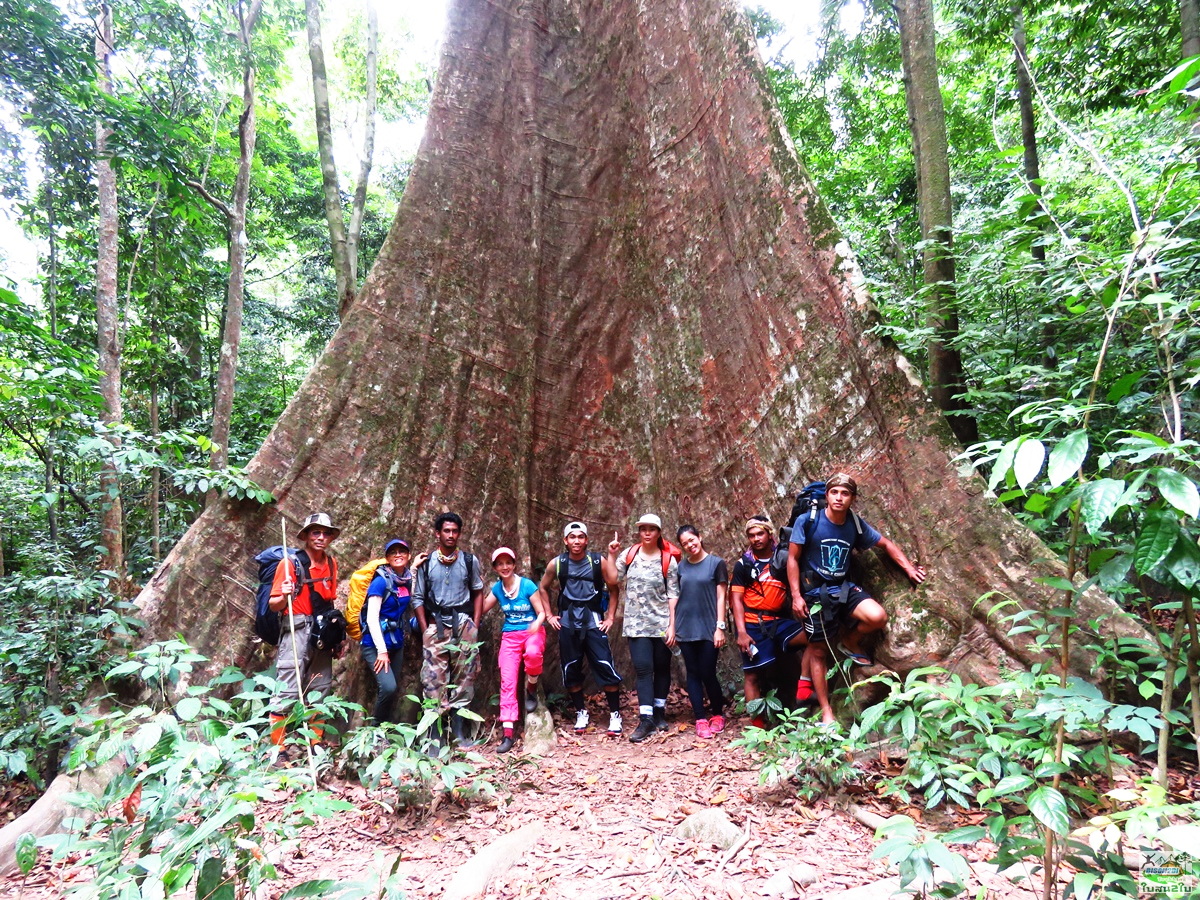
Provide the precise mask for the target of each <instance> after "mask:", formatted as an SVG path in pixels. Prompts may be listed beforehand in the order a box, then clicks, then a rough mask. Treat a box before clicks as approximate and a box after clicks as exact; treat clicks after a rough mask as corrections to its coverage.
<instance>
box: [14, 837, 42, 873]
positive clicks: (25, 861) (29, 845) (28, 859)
mask: <svg viewBox="0 0 1200 900" xmlns="http://www.w3.org/2000/svg"><path fill="white" fill-rule="evenodd" d="M16 857H17V868H18V869H20V870H21V874H22V875H28V874H29V873H30V872H32V871H33V867H34V866H36V865H37V858H38V848H37V838H36V837H34V836H33V835H32V834H30V833H29V832H28V831H27V832H25V833H24V834H23V835H21V836H20V837H19V838H17V848H16Z"/></svg>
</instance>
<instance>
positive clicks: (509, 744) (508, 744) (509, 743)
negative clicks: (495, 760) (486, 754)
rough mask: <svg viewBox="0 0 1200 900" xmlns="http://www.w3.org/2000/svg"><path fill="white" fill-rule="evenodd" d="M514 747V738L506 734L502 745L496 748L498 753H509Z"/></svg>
mask: <svg viewBox="0 0 1200 900" xmlns="http://www.w3.org/2000/svg"><path fill="white" fill-rule="evenodd" d="M512 748H513V739H512V738H510V737H508V736H507V735H505V737H504V740H502V741H501V742H500V746H499V747H497V748H496V752H497V753H507V752H508V751H509V750H511V749H512Z"/></svg>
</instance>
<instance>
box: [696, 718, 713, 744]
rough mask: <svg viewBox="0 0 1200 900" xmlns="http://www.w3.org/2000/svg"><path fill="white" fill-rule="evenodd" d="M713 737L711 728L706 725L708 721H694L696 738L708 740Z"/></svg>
mask: <svg viewBox="0 0 1200 900" xmlns="http://www.w3.org/2000/svg"><path fill="white" fill-rule="evenodd" d="M712 736H713V730H712V726H711V725H710V724H708V719H697V720H696V737H698V738H703V739H704V740H708V739H709V738H710V737H712Z"/></svg>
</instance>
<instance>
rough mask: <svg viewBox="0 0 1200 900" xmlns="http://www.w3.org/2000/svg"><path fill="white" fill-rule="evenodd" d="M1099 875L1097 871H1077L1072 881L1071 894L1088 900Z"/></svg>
mask: <svg viewBox="0 0 1200 900" xmlns="http://www.w3.org/2000/svg"><path fill="white" fill-rule="evenodd" d="M1098 877H1099V876H1098V875H1097V874H1096V873H1095V872H1076V873H1075V878H1074V880H1073V881H1072V882H1071V896H1073V897H1078V898H1079V900H1087V898H1088V897H1089V896H1090V895H1091V893H1092V887H1093V886H1094V885H1095V884H1096V879H1097V878H1098Z"/></svg>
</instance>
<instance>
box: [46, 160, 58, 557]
mask: <svg viewBox="0 0 1200 900" xmlns="http://www.w3.org/2000/svg"><path fill="white" fill-rule="evenodd" d="M47 172H48V173H51V174H49V177H47V179H46V183H45V189H44V196H45V198H46V235H47V243H48V245H49V254H48V255H49V259H48V261H47V265H46V315H47V318H48V319H49V322H50V336H51V337H54V338H56V337H58V235H57V234H56V232H57V230H58V215H57V213H56V212H55V207H54V199H55V198H54V180H53V179H54V176H53V174H52V173H53V170H52V169H50V168H47ZM57 451H58V429H57V428H56V427H54V426H53V425H51V426H50V428H49V429H48V430H47V432H46V459H45V472H44V484H45V488H46V493H47V494H57V493H58V491H59V485H58V480H57V479H56V478H55V476H54V460H55V457H56V455H57ZM46 536H47V537H48V538H50V544H51V545H52V546H54V545H57V544H58V504H57V503H47V504H46Z"/></svg>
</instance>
